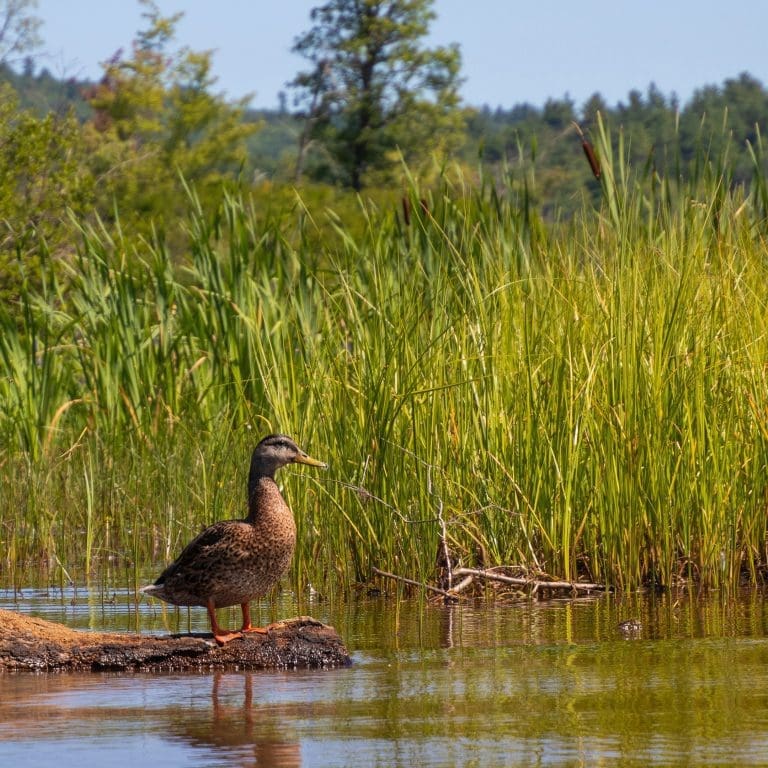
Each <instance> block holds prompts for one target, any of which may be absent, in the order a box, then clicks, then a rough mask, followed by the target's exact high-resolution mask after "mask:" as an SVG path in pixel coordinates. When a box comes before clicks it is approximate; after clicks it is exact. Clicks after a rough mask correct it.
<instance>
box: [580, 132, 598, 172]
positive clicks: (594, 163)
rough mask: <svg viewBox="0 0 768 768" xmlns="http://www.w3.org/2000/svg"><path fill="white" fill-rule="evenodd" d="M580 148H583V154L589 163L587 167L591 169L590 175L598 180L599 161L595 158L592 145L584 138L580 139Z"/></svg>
mask: <svg viewBox="0 0 768 768" xmlns="http://www.w3.org/2000/svg"><path fill="white" fill-rule="evenodd" d="M581 148H582V149H583V150H584V154H585V155H586V156H587V162H588V163H589V167H590V168H591V169H592V175H593V176H594V177H595V178H596V179H598V180H599V179H600V162H599V161H598V159H597V155H596V154H595V150H594V149H593V148H592V145H591V144H590V143H589V142H588V141H587V140H586V139H582V140H581Z"/></svg>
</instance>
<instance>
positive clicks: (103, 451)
mask: <svg viewBox="0 0 768 768" xmlns="http://www.w3.org/2000/svg"><path fill="white" fill-rule="evenodd" d="M598 151H599V154H600V162H601V166H602V168H601V178H600V183H601V185H602V202H601V204H600V206H599V207H598V208H595V207H593V206H591V205H589V204H587V203H585V206H584V211H583V213H582V214H581V215H580V216H578V217H576V218H575V219H573V220H571V221H569V222H561V223H559V224H557V225H547V226H545V225H544V223H543V222H542V221H541V220H540V219H539V218H538V217H537V215H536V213H535V212H534V206H533V204H532V198H531V191H530V190H531V186H530V183H531V179H529V178H528V177H525V178H522V179H521V178H517V179H516V180H511V181H510V182H509V183H508V184H507V185H503V186H500V185H498V184H491V183H489V182H484V183H482V184H480V185H475V186H469V185H464V184H462V183H461V181H455V180H454V181H453V182H452V183H449V182H448V181H445V182H444V184H443V186H442V187H441V188H440V189H436V190H433V191H432V192H431V193H430V194H425V193H424V192H423V191H420V190H418V189H417V188H416V186H415V185H412V187H411V188H410V189H409V192H408V206H407V208H408V216H407V221H406V219H405V218H404V216H403V212H402V211H400V210H397V211H396V210H377V209H375V208H374V207H372V206H368V205H365V204H363V203H361V207H360V216H361V217H364V218H365V221H366V225H365V227H364V234H363V235H361V236H353V235H352V234H350V230H349V229H348V228H347V227H346V226H345V223H344V222H342V221H340V220H339V219H338V217H336V216H335V214H333V213H332V212H325V213H322V214H318V213H317V212H312V214H311V215H310V212H308V211H306V210H304V209H303V208H302V206H301V203H300V200H299V201H297V206H296V214H295V216H294V217H293V223H292V224H291V229H290V230H288V229H287V228H286V227H287V225H286V224H285V221H286V217H285V216H281V218H280V222H281V223H280V224H277V223H276V222H274V221H271V220H270V219H268V218H266V219H265V218H264V217H262V216H260V215H257V214H256V213H255V212H254V211H253V210H252V209H251V208H250V207H249V205H248V202H247V200H244V199H241V198H236V197H230V198H227V199H226V200H225V202H224V204H223V205H222V206H221V208H220V209H218V210H217V211H203V210H200V208H199V206H197V205H196V204H195V202H194V198H191V202H190V213H189V219H188V222H187V227H188V239H189V243H190V246H189V252H188V254H186V256H185V258H184V259H182V260H181V261H178V260H176V261H175V260H174V259H172V258H171V257H170V256H169V254H168V253H167V252H166V250H165V248H164V246H163V244H162V242H161V241H159V240H158V241H157V242H146V243H141V244H139V245H135V244H134V245H129V244H127V243H126V242H124V241H123V240H122V239H121V238H120V237H119V235H118V236H115V235H110V234H108V233H107V232H106V231H103V230H99V229H88V228H85V227H81V228H79V229H78V232H77V241H78V248H77V256H76V258H73V259H72V260H71V261H70V262H69V266H68V268H67V273H66V274H64V275H62V274H61V271H57V270H55V269H54V265H53V263H52V259H50V258H48V259H46V258H43V259H42V265H43V266H42V269H43V275H42V279H41V280H40V281H35V282H36V284H37V285H38V287H36V288H32V287H28V288H26V289H25V290H24V291H23V293H22V295H21V297H20V300H19V302H18V305H14V306H6V307H3V308H2V309H0V328H1V330H2V334H1V336H0V441H1V442H0V466H1V467H2V476H1V477H0V539H1V540H2V541H1V544H0V551H2V561H1V562H0V580H2V581H4V582H6V583H8V584H21V583H24V580H25V579H27V580H28V579H29V574H30V572H33V571H34V570H35V569H38V568H39V567H44V568H48V569H50V568H51V567H53V569H54V570H57V571H58V572H61V573H67V574H69V573H71V572H83V571H85V572H89V571H92V570H97V569H99V568H102V567H104V565H105V564H109V563H123V564H125V563H127V564H128V566H127V567H128V568H129V571H130V572H131V573H133V574H134V577H135V579H136V581H138V580H139V575H138V574H139V573H140V571H142V570H144V569H146V568H147V567H148V566H149V565H150V564H155V563H156V564H161V563H164V562H166V561H167V560H168V559H169V558H171V557H172V556H173V555H174V554H176V553H178V551H179V549H180V547H181V546H182V545H183V543H184V542H185V541H186V540H188V539H189V538H190V537H191V536H192V535H193V534H194V533H195V532H196V531H197V530H199V528H200V527H201V526H202V525H205V524H209V523H210V522H212V521H213V520H216V519H221V518H225V517H237V516H241V514H242V512H243V510H244V506H245V484H246V476H247V470H248V461H249V457H250V450H251V449H252V447H253V445H254V444H255V443H256V441H257V440H258V439H259V438H260V437H261V436H262V435H263V434H265V433H267V432H271V431H282V432H286V433H289V434H291V435H293V436H295V437H296V438H297V440H298V441H299V442H300V443H301V444H302V446H303V447H305V448H306V449H307V450H308V451H310V452H311V453H312V454H313V455H316V456H317V457H318V458H322V459H324V460H326V461H327V462H328V463H329V465H330V468H329V469H328V470H327V471H326V472H324V473H311V474H310V473H309V472H303V473H302V472H299V471H296V472H292V471H283V474H282V482H283V483H284V486H285V493H286V496H287V497H288V499H289V501H290V503H291V504H292V506H293V508H294V509H295V511H296V513H297V522H298V528H299V543H298V550H297V555H296V558H295V561H294V571H293V579H294V585H295V586H296V587H297V588H299V587H303V586H306V585H307V584H308V583H311V584H312V585H313V586H315V587H316V588H317V589H320V590H324V591H326V592H328V591H333V590H341V591H345V590H349V589H351V588H352V587H353V586H354V585H355V584H357V583H360V582H365V581H367V580H368V579H369V578H370V574H371V568H372V567H373V566H376V567H379V568H381V569H384V570H387V571H393V572H396V573H400V574H403V575H407V576H410V577H413V578H416V579H418V580H429V579H431V578H433V577H434V573H435V567H436V557H437V553H438V549H439V548H440V542H441V537H443V538H444V540H445V542H446V544H447V546H448V549H449V550H450V552H451V553H452V555H453V556H454V557H455V558H456V559H457V561H458V560H460V561H461V563H462V564H463V565H465V566H490V565H495V564H502V563H505V564H517V565H524V566H526V567H527V568H528V569H529V570H531V571H534V572H547V573H550V574H552V575H555V576H558V577H560V578H564V579H576V578H580V577H584V578H588V579H590V580H593V581H601V582H604V583H607V584H611V585H614V586H616V587H618V588H622V589H634V588H637V587H640V586H643V585H655V586H663V587H669V586H672V585H674V584H676V583H680V582H681V581H685V582H688V583H695V584H697V585H701V586H705V587H717V588H721V589H735V588H736V587H738V586H739V584H741V583H743V581H744V580H745V579H746V580H749V581H750V582H753V583H756V582H759V581H761V580H762V578H763V573H764V569H765V567H766V563H767V562H768V550H767V548H766V544H767V542H766V504H767V502H768V472H767V471H766V462H767V461H768V410H767V409H766V392H768V389H767V387H766V383H767V382H766V375H767V372H766V360H768V311H767V310H768V307H766V303H767V300H768V250H767V249H766V242H765V233H766V220H765V212H766V201H765V199H764V198H765V192H764V190H765V181H764V178H765V177H764V174H763V172H762V168H761V163H762V160H761V156H760V155H759V147H758V148H757V149H756V150H755V163H756V181H755V184H754V185H753V187H751V188H750V189H743V188H733V187H732V186H729V184H728V178H727V169H726V167H725V165H722V164H719V163H718V162H716V161H714V160H711V159H710V160H708V161H707V162H701V170H700V171H698V172H696V173H694V174H691V175H690V176H689V178H688V180H686V181H683V180H682V177H680V178H675V179H672V180H669V179H659V178H657V177H655V176H654V175H653V174H648V175H647V177H645V178H640V177H639V176H638V177H632V176H631V175H630V173H629V170H628V169H627V168H625V167H624V165H623V163H622V162H621V161H620V158H621V157H622V152H623V150H622V147H621V145H620V143H619V145H618V146H616V147H612V146H611V138H610V137H609V136H608V135H607V133H606V132H603V133H602V134H601V135H600V136H599V145H598ZM320 215H322V216H324V217H325V219H326V221H327V222H328V221H329V222H330V224H331V225H332V226H333V227H334V229H335V232H336V236H335V238H332V239H328V240H327V243H326V244H325V245H323V246H322V247H320V248H317V246H316V239H315V238H313V237H309V236H308V235H309V234H311V233H312V230H313V227H315V223H314V220H313V216H315V217H317V216H320ZM357 230H358V231H359V227H358V228H357ZM30 285H31V284H30ZM40 285H41V286H42V287H39V286H40Z"/></svg>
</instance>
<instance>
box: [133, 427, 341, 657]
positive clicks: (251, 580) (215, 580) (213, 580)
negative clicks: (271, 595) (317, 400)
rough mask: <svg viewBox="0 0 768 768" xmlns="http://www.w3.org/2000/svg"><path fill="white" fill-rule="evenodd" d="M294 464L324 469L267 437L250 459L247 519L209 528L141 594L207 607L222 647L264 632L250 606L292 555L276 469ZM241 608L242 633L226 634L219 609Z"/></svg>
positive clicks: (287, 442) (289, 518)
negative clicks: (254, 621)
mask: <svg viewBox="0 0 768 768" xmlns="http://www.w3.org/2000/svg"><path fill="white" fill-rule="evenodd" d="M293 462H298V463H299V464H309V465H310V466H312V467H325V466H326V464H324V463H323V462H322V461H318V460H317V459H313V458H311V457H310V456H307V454H306V453H304V451H302V450H301V448H299V446H298V445H296V443H294V442H293V440H291V438H289V437H286V436H285V435H269V436H268V437H265V438H264V439H263V440H262V441H261V442H260V443H259V444H258V445H257V446H256V448H255V449H254V451H253V456H252V457H251V470H250V473H249V474H248V517H246V518H245V520H222V521H221V522H218V523H214V524H213V525H211V526H209V527H208V528H206V529H205V530H204V531H203V532H202V533H201V534H200V535H199V536H198V537H197V538H196V539H194V540H193V541H191V542H190V543H189V544H187V546H186V547H185V548H184V551H183V552H182V553H181V554H180V555H179V556H178V558H177V559H176V560H175V561H174V562H173V563H171V564H170V565H169V566H168V567H167V568H166V569H165V570H164V571H163V572H162V573H161V574H160V577H159V578H158V580H157V581H156V582H155V583H154V584H152V585H150V586H147V587H142V589H141V590H140V591H141V592H143V593H144V594H146V595H151V596H152V597H159V598H160V599H161V600H165V601H166V602H167V603H172V604H173V605H202V606H204V607H205V608H207V609H208V616H209V618H210V620H211V629H212V630H213V637H214V638H215V640H216V642H217V643H218V644H219V645H224V643H227V642H229V641H230V640H234V639H235V638H236V637H241V635H242V633H243V632H262V633H264V632H266V630H265V629H262V628H260V627H254V626H252V625H251V614H250V608H249V602H250V601H251V600H254V599H255V598H257V597H260V596H261V595H264V594H265V593H266V592H267V591H268V590H269V589H270V587H272V586H273V585H274V584H276V583H277V582H278V581H279V580H280V578H281V576H282V575H283V574H284V573H285V571H286V569H287V568H288V566H289V565H290V562H291V557H293V550H294V547H295V546H296V524H295V523H294V520H293V513H292V512H291V510H290V508H289V506H288V505H287V504H286V503H285V500H284V499H283V497H282V495H281V494H280V490H279V488H278V487H277V484H276V483H275V479H274V477H275V471H276V470H278V469H280V467H283V466H285V465H286V464H291V463H293ZM237 604H239V605H240V608H241V609H242V611H243V626H242V628H241V629H240V632H227V631H226V630H223V629H222V628H221V627H220V626H219V623H218V622H217V621H216V609H217V608H224V607H226V606H230V605H237Z"/></svg>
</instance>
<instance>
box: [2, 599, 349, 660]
mask: <svg viewBox="0 0 768 768" xmlns="http://www.w3.org/2000/svg"><path fill="white" fill-rule="evenodd" d="M267 630H268V631H267V633H266V634H263V635H262V634H258V633H248V634H246V635H244V636H243V637H242V638H238V639H237V640H232V641H231V642H229V643H227V644H226V645H225V646H223V647H219V646H218V645H216V643H215V642H214V640H213V636H212V635H210V634H192V635H164V636H150V635H133V634H117V633H113V634H107V633H101V632H98V633H97V632H84V631H81V630H75V629H70V628H69V627H65V626H62V625H61V624H56V623H54V622H51V621H45V620H44V619H38V618H33V617H30V616H24V615H22V614H19V613H15V612H14V611H4V610H0V672H4V671H5V672H8V671H21V670H30V671H45V672H54V671H73V672H74V671H94V672H97V671H99V672H100V671H120V672H123V671H124V672H159V671H163V672H166V671H174V672H176V671H186V670H195V671H199V670H211V669H273V670H274V669H298V668H304V669H318V668H331V667H343V666H348V665H349V664H350V663H351V661H350V658H349V653H348V651H347V649H346V648H345V646H344V643H343V642H342V640H341V638H340V637H339V635H338V634H337V632H336V630H335V629H334V628H333V627H329V626H327V625H326V624H322V623H321V622H319V621H316V620H315V619H313V618H311V617H309V616H298V617H296V618H294V619H287V620H286V621H280V622H277V623H275V624H270V625H269V626H268V627H267Z"/></svg>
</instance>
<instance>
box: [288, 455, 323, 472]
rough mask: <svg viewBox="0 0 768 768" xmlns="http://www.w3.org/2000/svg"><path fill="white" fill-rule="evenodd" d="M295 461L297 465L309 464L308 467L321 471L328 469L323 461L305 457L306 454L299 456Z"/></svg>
mask: <svg viewBox="0 0 768 768" xmlns="http://www.w3.org/2000/svg"><path fill="white" fill-rule="evenodd" d="M296 461H297V462H298V463H299V464H309V466H310V467H320V468H321V469H326V468H327V467H328V465H327V464H326V463H325V462H324V461H318V460H317V459H313V458H312V457H311V456H307V454H306V453H302V454H299V455H298V456H297V457H296Z"/></svg>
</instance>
